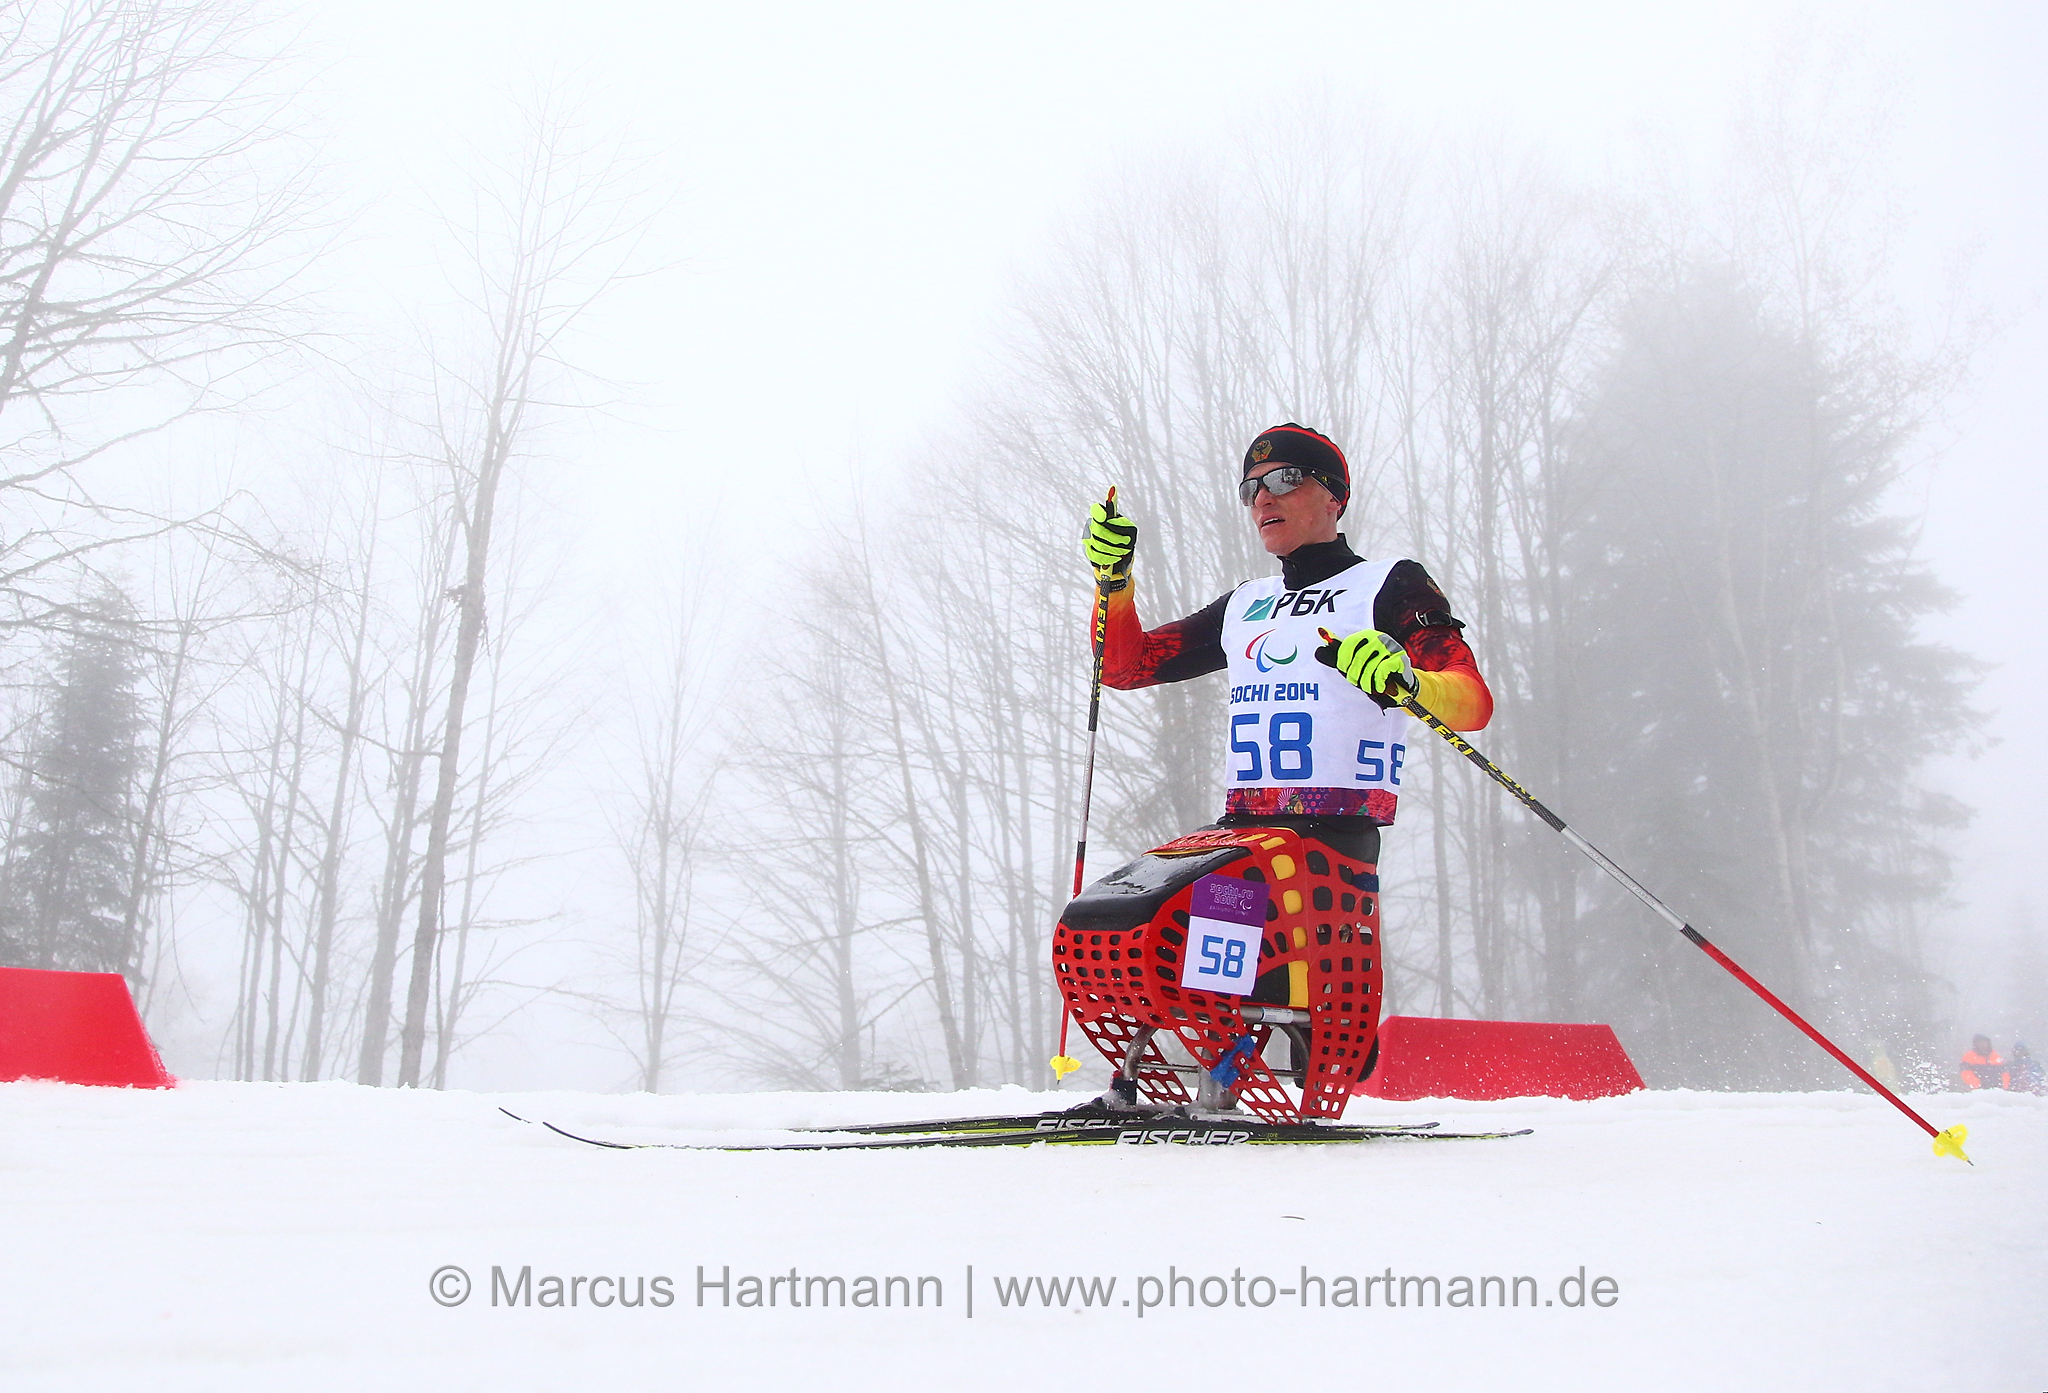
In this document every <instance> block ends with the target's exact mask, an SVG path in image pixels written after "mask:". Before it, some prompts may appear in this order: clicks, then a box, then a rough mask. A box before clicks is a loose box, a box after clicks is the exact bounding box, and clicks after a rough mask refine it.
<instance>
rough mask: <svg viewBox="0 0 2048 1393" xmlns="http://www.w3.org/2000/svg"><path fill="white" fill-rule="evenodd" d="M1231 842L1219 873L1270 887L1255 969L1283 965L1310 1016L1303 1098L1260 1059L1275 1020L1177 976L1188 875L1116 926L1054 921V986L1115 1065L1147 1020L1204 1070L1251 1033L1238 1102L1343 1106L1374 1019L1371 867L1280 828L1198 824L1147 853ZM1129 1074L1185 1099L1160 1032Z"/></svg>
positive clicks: (1156, 1096)
mask: <svg viewBox="0 0 2048 1393" xmlns="http://www.w3.org/2000/svg"><path fill="white" fill-rule="evenodd" d="M1233 846H1235V847H1242V848H1244V849H1245V851H1246V852H1247V853H1248V854H1247V855H1246V856H1245V857H1244V858H1243V859H1240V860H1235V861H1231V862H1229V863H1227V864H1226V865H1224V866H1223V867H1221V868H1220V870H1219V872H1218V873H1219V874H1222V875H1230V876H1237V877H1240V878H1242V879H1245V880H1262V881H1264V882H1265V883H1266V885H1267V887H1268V890H1269V892H1270V896H1271V899H1270V903H1269V905H1268V907H1267V910H1266V933H1265V941H1264V944H1263V946H1262V947H1261V949H1260V952H1259V967H1258V970H1259V974H1260V975H1261V976H1263V975H1265V974H1267V973H1270V972H1273V971H1275V970H1278V969H1283V968H1284V969H1285V970H1286V973H1287V982H1288V994H1287V1000H1286V1002H1285V1003H1284V1004H1285V1005H1287V1006H1290V1007H1293V1008H1295V1009H1297V1010H1300V1011H1306V1012H1307V1013H1308V1025H1307V1033H1308V1036H1309V1062H1308V1070H1307V1074H1306V1076H1305V1080H1304V1087H1303V1089H1302V1101H1301V1104H1300V1106H1299V1107H1297V1106H1296V1105H1295V1102H1294V1100H1293V1098H1291V1097H1290V1096H1289V1095H1288V1093H1287V1091H1286V1089H1285V1088H1283V1087H1282V1085H1281V1083H1280V1081H1279V1079H1277V1078H1276V1077H1274V1075H1273V1072H1272V1071H1271V1070H1270V1069H1268V1068H1267V1067H1266V1063H1265V1060H1264V1059H1263V1058H1261V1057H1259V1054H1260V1052H1262V1051H1263V1050H1264V1048H1265V1045H1266V1041H1267V1039H1268V1037H1269V1034H1270V1032H1271V1030H1272V1027H1271V1026H1270V1025H1262V1024H1258V1023H1256V1022H1247V1021H1246V1019H1245V1017H1244V1015H1243V1014H1241V1010H1242V1009H1243V1008H1248V1007H1250V1006H1251V1005H1252V1003H1249V1002H1247V1001H1245V999H1244V998H1241V997H1236V996H1229V995H1219V994H1217V993H1214V992H1207V991H1195V990H1191V989H1185V988H1182V987H1181V986H1179V985H1178V982H1179V978H1180V962H1181V952H1182V948H1183V946H1184V944H1185V942H1186V929H1187V924H1188V904H1189V901H1190V899H1191V897H1192V895H1193V893H1194V887H1193V885H1192V884H1189V885H1187V886H1183V887H1182V888H1181V889H1180V890H1178V891H1176V892H1175V893H1174V895H1173V896H1172V898H1170V899H1168V900H1167V901H1166V903H1165V904H1164V905H1162V906H1161V907H1160V909H1159V912H1158V913H1157V914H1155V915H1154V916H1153V917H1152V921H1151V922H1150V923H1148V924H1143V925H1140V926H1139V927H1137V928H1135V929H1131V930H1129V931H1126V932H1123V933H1094V932H1082V931H1080V930H1076V929H1072V928H1069V927H1068V926H1067V925H1066V924H1064V923H1063V924H1061V925H1060V926H1059V929H1058V930H1057V931H1056V932H1055V933H1054V935H1053V949H1052V958H1053V971H1054V973H1055V974H1056V977H1057V980H1058V983H1059V990H1060V995H1061V996H1062V997H1064V998H1065V1000H1066V1006H1067V1010H1068V1011H1070V1012H1071V1013H1072V1014H1073V1018H1074V1021H1075V1023H1076V1024H1077V1025H1079V1026H1080V1027H1081V1030H1082V1032H1083V1033H1084V1034H1086V1035H1087V1037H1088V1038H1089V1040H1091V1041H1092V1042H1094V1045H1095V1048H1096V1049H1098V1050H1100V1051H1101V1052H1102V1055H1103V1057H1104V1058H1105V1059H1108V1060H1109V1061H1110V1063H1111V1064H1112V1065H1116V1066H1121V1065H1122V1064H1123V1062H1124V1058H1125V1056H1126V1054H1127V1053H1128V1052H1129V1050H1130V1047H1131V1044H1132V1042H1133V1041H1134V1040H1135V1039H1136V1038H1137V1037H1138V1035H1139V1033H1140V1032H1141V1031H1144V1030H1146V1029H1148V1028H1150V1029H1155V1030H1161V1031H1171V1032H1173V1034H1175V1035H1177V1036H1178V1037H1179V1038H1180V1041H1181V1043H1182V1044H1183V1045H1184V1046H1186V1048H1187V1051H1188V1053H1189V1054H1190V1055H1192V1056H1193V1057H1194V1059H1195V1060H1196V1061H1197V1063H1198V1064H1199V1066H1200V1067H1201V1068H1204V1069H1210V1070H1213V1069H1216V1068H1217V1067H1218V1065H1220V1064H1221V1063H1222V1061H1223V1059H1224V1056H1226V1055H1228V1054H1229V1053H1230V1052H1231V1051H1232V1050H1233V1049H1234V1048H1235V1047H1236V1046H1237V1045H1238V1044H1239V1043H1240V1042H1241V1041H1242V1040H1243V1039H1244V1038H1245V1037H1246V1036H1251V1037H1252V1038H1253V1040H1254V1041H1255V1049H1254V1053H1253V1055H1252V1056H1251V1057H1250V1058H1249V1059H1244V1060H1243V1061H1242V1062H1241V1064H1240V1065H1239V1071H1238V1078H1237V1080H1236V1081H1235V1082H1234V1083H1233V1084H1232V1085H1231V1087H1232V1088H1233V1089H1234V1090H1235V1092H1236V1093H1237V1096H1238V1098H1239V1099H1240V1100H1241V1101H1242V1102H1243V1104H1244V1105H1245V1106H1246V1107H1248V1108H1250V1109H1251V1110H1252V1111H1253V1112H1254V1113H1256V1114H1257V1115H1258V1116H1260V1117H1261V1118H1264V1119H1265V1120H1266V1121H1268V1122H1299V1121H1301V1120H1302V1119H1303V1118H1304V1117H1341V1116H1342V1115H1343V1113H1344V1105H1345V1104H1346V1103H1347V1102H1349V1101H1350V1098H1351V1086H1352V1085H1353V1084H1354V1083H1356V1082H1357V1081H1358V1079H1359V1077H1360V1076H1361V1074H1362V1072H1363V1071H1364V1070H1365V1069H1366V1067H1367V1066H1368V1065H1369V1064H1370V1062H1371V1060H1372V1047H1373V1040H1374V1037H1375V1035H1376V1033H1377V1031H1378V1029H1379V1017H1380V1002H1381V995H1382V982H1383V969H1382V966H1381V952H1380V945H1379V926H1380V920H1379V875H1378V873H1377V868H1376V867H1374V866H1371V865H1368V864H1366V863H1365V862H1362V861H1353V860H1351V859H1349V858H1348V857H1344V856H1340V855H1338V854H1337V853H1336V852H1334V851H1332V850H1331V849H1330V848H1329V847H1327V846H1325V845H1324V844H1323V843H1321V842H1316V841H1304V840H1303V839H1302V837H1301V836H1300V835H1299V834H1297V833H1294V832H1291V831H1288V830H1286V829H1284V828H1279V827H1242V828H1227V829H1218V830H1213V831H1206V832H1193V833H1190V834H1189V835H1187V836H1185V837H1181V838H1178V839H1176V840H1174V841H1170V842H1168V843H1166V845H1164V846H1160V847H1155V848H1153V850H1152V851H1151V852H1150V853H1148V854H1149V855H1152V856H1191V855H1195V854H1197V853H1201V852H1211V851H1218V850H1221V849H1223V848H1226V847H1233ZM1253 1014H1254V1015H1255V1016H1256V1015H1257V1014H1259V1013H1257V1012H1254V1013H1253ZM1138 1083H1139V1086H1140V1087H1141V1089H1142V1090H1143V1091H1144V1093H1145V1095H1146V1097H1147V1098H1149V1099H1150V1100H1152V1101H1154V1102H1173V1103H1184V1102H1187V1101H1189V1097H1188V1091H1187V1089H1186V1087H1185V1086H1184V1085H1183V1084H1182V1083H1181V1079H1180V1076H1179V1075H1178V1074H1177V1073H1175V1072H1174V1071H1173V1070H1172V1069H1171V1068H1169V1066H1168V1062H1167V1060H1166V1057H1165V1056H1164V1055H1163V1054H1161V1053H1160V1051H1159V1046H1158V1043H1157V1037H1156V1036H1155V1037H1154V1038H1153V1040H1152V1041H1151V1042H1148V1043H1147V1045H1146V1046H1145V1050H1144V1053H1143V1054H1142V1055H1141V1057H1140V1061H1139V1065H1138Z"/></svg>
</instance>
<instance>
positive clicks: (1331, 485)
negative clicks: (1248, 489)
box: [1238, 421, 1351, 507]
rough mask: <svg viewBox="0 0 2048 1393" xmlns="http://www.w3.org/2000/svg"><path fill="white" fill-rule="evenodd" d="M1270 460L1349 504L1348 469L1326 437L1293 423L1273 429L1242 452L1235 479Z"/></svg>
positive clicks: (1242, 476) (1343, 502)
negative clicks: (1288, 466)
mask: <svg viewBox="0 0 2048 1393" xmlns="http://www.w3.org/2000/svg"><path fill="white" fill-rule="evenodd" d="M1273 461H1277V462H1279V463H1281V464H1291V465H1294V466H1295V467H1297V468H1299V469H1301V470H1302V471H1303V472H1304V473H1306V474H1307V475H1308V476H1309V477H1310V478H1311V479H1314V480H1315V481H1316V482H1317V483H1319V484H1321V485H1322V486H1323V487H1324V488H1326V489H1328V490H1329V491H1330V496H1331V497H1333V498H1335V499H1336V500H1337V501H1338V502H1339V503H1342V504H1344V505H1346V506H1347V507H1348V506H1349V505H1350V503H1351V466H1350V465H1349V464H1347V463H1345V461H1344V452H1343V451H1342V450H1340V449H1338V448H1337V446H1336V443H1335V442H1333V441H1332V440H1331V439H1330V438H1329V437H1328V436H1326V435H1323V434H1322V433H1321V432H1319V431H1312V430H1310V429H1309V428H1308V427H1307V426H1302V425H1296V424H1295V423H1294V422H1292V421H1289V422H1288V423H1287V424H1286V425H1284V426H1274V427H1273V428H1272V429H1271V430H1268V431H1264V432H1262V433H1261V434H1260V436H1259V438H1258V439H1257V440H1254V441H1253V442H1252V443H1251V448H1250V449H1248V450H1246V451H1245V452H1244V470H1243V472H1242V473H1241V474H1239V475H1238V477H1239V478H1240V479H1242V478H1244V477H1246V476H1247V475H1249V474H1250V473H1251V472H1252V469H1253V467H1254V466H1257V465H1261V464H1267V463H1270V462H1273Z"/></svg>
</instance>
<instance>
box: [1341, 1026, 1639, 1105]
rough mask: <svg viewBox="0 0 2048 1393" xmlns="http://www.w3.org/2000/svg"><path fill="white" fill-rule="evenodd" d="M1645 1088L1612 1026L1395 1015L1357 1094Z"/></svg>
mask: <svg viewBox="0 0 2048 1393" xmlns="http://www.w3.org/2000/svg"><path fill="white" fill-rule="evenodd" d="M1642 1086H1643V1076H1642V1075H1641V1074H1639V1073H1637V1072H1636V1066H1635V1064H1634V1062H1633V1061H1632V1060H1630V1059H1629V1057H1628V1051H1626V1050H1624V1049H1622V1047H1621V1041H1619V1040H1617V1039H1615V1038H1614V1029H1613V1027H1611V1026H1605V1025H1556V1024H1552V1023H1550V1022H1547V1021H1453V1020H1437V1019H1434V1018H1432V1017H1429V1016H1390V1017H1388V1018H1387V1019H1386V1020H1383V1021H1381V1022H1380V1060H1379V1067H1377V1068H1376V1069H1374V1070H1373V1071H1372V1074H1371V1076H1370V1077H1369V1078H1367V1079H1366V1080H1365V1081H1364V1082H1362V1083H1360V1084H1358V1085H1356V1086H1355V1087H1354V1088H1353V1089H1352V1092H1353V1093H1355V1094H1363V1095H1365V1096H1366V1097H1369V1098H1389V1099H1408V1098H1469V1099H1474V1100H1484V1099H1492V1098H1611V1097H1613V1096H1615V1095H1616V1094H1618V1093H1633V1092H1635V1091H1636V1090H1637V1089H1639V1088H1641V1087H1642Z"/></svg>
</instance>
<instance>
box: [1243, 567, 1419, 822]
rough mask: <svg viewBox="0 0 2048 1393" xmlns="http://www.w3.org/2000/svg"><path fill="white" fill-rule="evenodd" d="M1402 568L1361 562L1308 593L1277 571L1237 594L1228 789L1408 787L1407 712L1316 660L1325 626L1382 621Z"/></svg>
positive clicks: (1390, 790)
mask: <svg viewBox="0 0 2048 1393" xmlns="http://www.w3.org/2000/svg"><path fill="white" fill-rule="evenodd" d="M1394 565H1395V563H1394V562H1393V561H1359V562H1357V563H1355V564H1354V565H1351V566H1348V567H1346V568H1345V569H1344V570H1342V571H1339V572H1338V573H1337V574H1336V575H1334V576H1331V577H1329V578H1328V579H1327V580H1324V581H1322V582H1321V583H1320V584H1317V585H1313V586H1310V587H1308V588H1306V589H1302V590H1288V589H1287V588H1286V587H1285V586H1284V585H1283V583H1282V582H1281V579H1280V577H1278V576H1270V577H1267V578H1266V579H1264V580H1254V581H1247V582H1245V583H1244V584H1243V585H1240V586H1239V587H1238V588H1237V590H1236V592H1235V593H1233V594H1232V595H1231V597H1230V603H1229V604H1228V605H1227V606H1226V607H1225V609H1224V617H1223V652H1224V655H1225V657H1227V658H1228V659H1229V663H1230V669H1229V671H1230V715H1229V722H1230V728H1229V738H1228V740H1227V741H1226V744H1227V745H1228V747H1229V748H1228V752H1227V754H1226V755H1225V758H1224V766H1223V780H1224V787H1225V788H1227V789H1252V788H1281V789H1304V790H1306V789H1352V790H1356V791H1359V792H1367V793H1369V792H1374V791H1379V792H1382V793H1385V794H1387V795H1397V794H1399V793H1400V791H1401V779H1402V774H1403V770H1404V766H1405V763H1406V760H1407V755H1408V732H1409V730H1410V729H1411V723H1410V721H1409V718H1408V715H1407V713H1406V712H1404V711H1402V710H1401V709H1400V708H1399V707H1394V708H1392V709H1391V710H1382V709H1381V708H1380V706H1379V705H1378V703H1376V702H1374V701H1373V699H1372V698H1371V697H1369V696H1367V695H1366V694H1365V693H1364V692H1361V691H1360V690H1359V689H1358V688H1356V687H1354V686H1352V685H1351V684H1350V683H1349V682H1346V681H1345V680H1344V677H1343V674H1341V673H1339V672H1338V671H1337V670H1336V669H1335V668H1333V667H1325V666H1324V665H1323V664H1321V663H1319V662H1317V661H1316V657H1315V651H1316V649H1317V648H1319V647H1320V646H1321V645H1322V642H1323V640H1322V635H1321V633H1320V632H1319V631H1320V630H1322V629H1328V630H1329V631H1330V632H1331V633H1333V634H1335V635H1337V636H1338V637H1339V638H1342V637H1344V636H1346V635H1348V634H1353V633H1356V632H1358V630H1360V629H1370V628H1372V627H1373V602H1374V601H1375V600H1376V599H1377V598H1378V596H1379V593H1380V587H1381V586H1382V585H1383V584H1385V583H1386V579H1387V573H1388V572H1389V571H1391V570H1392V569H1393V568H1394ZM1376 801H1380V800H1376ZM1387 806H1388V807H1389V810H1390V811H1389V816H1391V804H1390V803H1389V804H1387Z"/></svg>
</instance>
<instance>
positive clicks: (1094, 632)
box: [1052, 484, 1116, 1079]
mask: <svg viewBox="0 0 2048 1393" xmlns="http://www.w3.org/2000/svg"><path fill="white" fill-rule="evenodd" d="M1104 501H1105V503H1106V505H1107V508H1108V510H1109V511H1110V512H1115V511H1116V486H1115V485H1114V484H1112V485H1110V489H1109V496H1108V498H1107V499H1105V500H1104ZM1105 581H1106V576H1104V575H1103V574H1100V573H1098V574H1097V575H1096V578H1095V615H1094V618H1093V619H1092V620H1091V621H1090V626H1089V632H1088V637H1089V644H1090V647H1092V648H1093V649H1094V658H1093V661H1092V663H1091V665H1090V668H1089V673H1088V763H1087V764H1086V765H1085V766H1084V767H1083V769H1082V771H1081V833H1080V836H1078V837H1077V838H1075V840H1074V889H1073V892H1072V894H1070V895H1069V896H1068V898H1069V899H1072V898H1074V897H1075V896H1078V895H1079V894H1080V893H1081V884H1082V877H1083V871H1084V868H1085V867H1086V866H1087V864H1088V814H1089V812H1090V810H1091V809H1092V807H1093V805H1094V802H1095V740H1096V734H1097V732H1098V731H1099V730H1100V729H1101V726H1102V650H1103V649H1104V648H1105V647H1106V646H1107V645H1108V643H1109V588H1108V586H1107V584H1106V583H1105ZM1073 1018H1074V1017H1073V1012H1071V1011H1069V1010H1068V1009H1067V999H1066V996H1065V994H1064V992H1063V993H1062V995H1061V996H1060V1052H1059V1053H1058V1054H1056V1055H1054V1056H1053V1059H1052V1073H1053V1077H1054V1078H1055V1079H1063V1078H1065V1077H1066V1076H1067V1075H1068V1074H1070V1073H1072V1072H1073V1071H1074V1070H1076V1069H1078V1068H1080V1067H1081V1066H1080V1064H1079V1063H1078V1062H1077V1061H1076V1060H1074V1059H1073V1058H1072V1057H1071V1056H1069V1055H1068V1054H1067V1027H1068V1025H1070V1024H1071V1023H1072V1021H1073Z"/></svg>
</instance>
